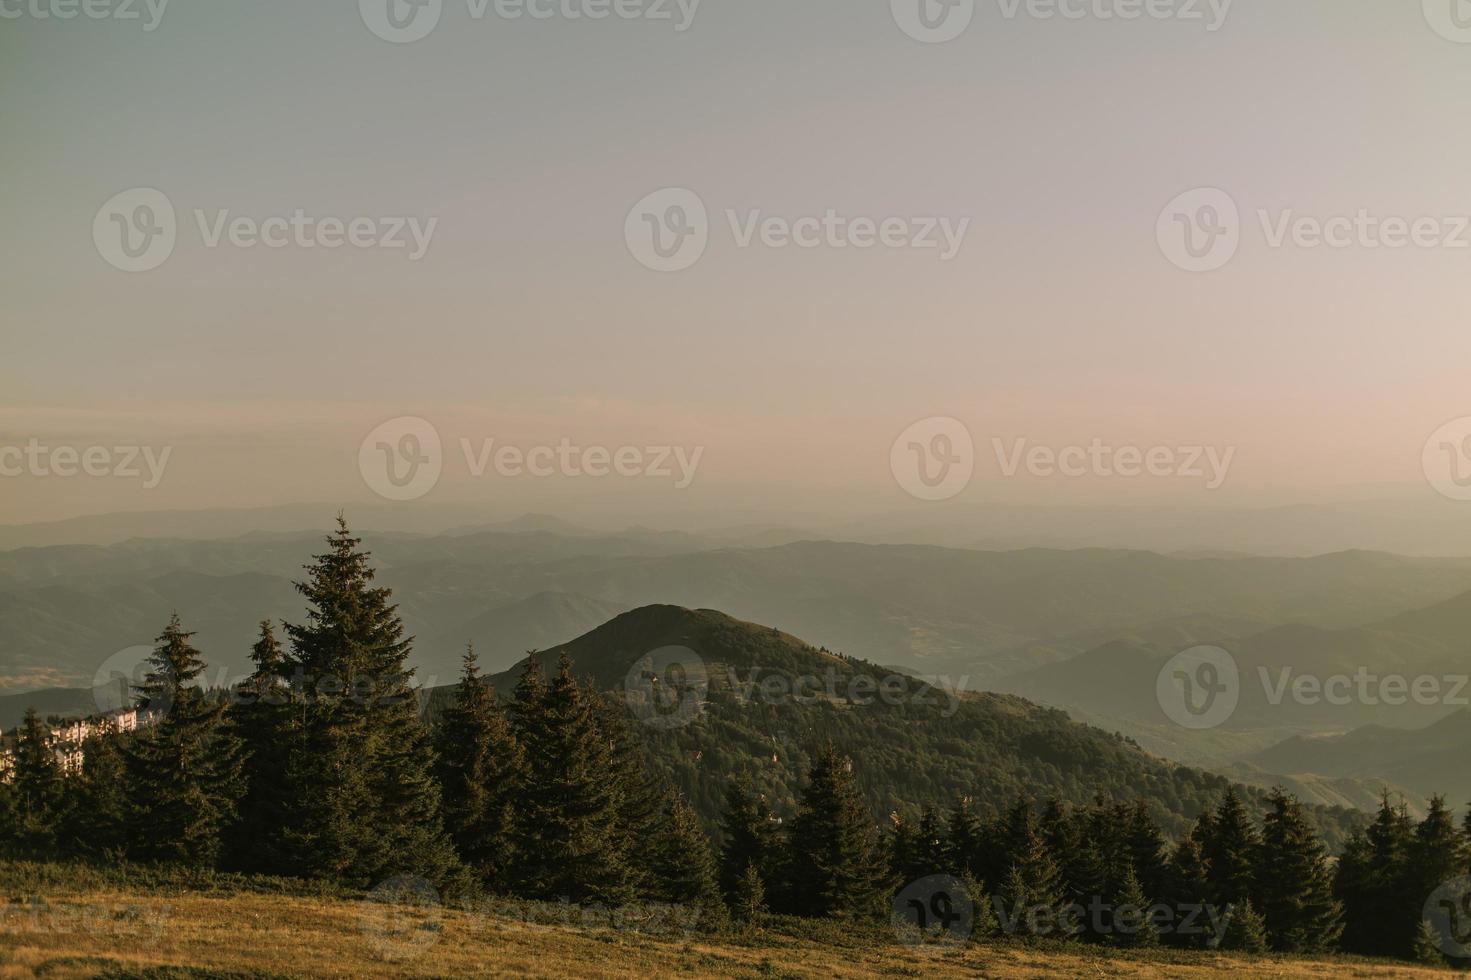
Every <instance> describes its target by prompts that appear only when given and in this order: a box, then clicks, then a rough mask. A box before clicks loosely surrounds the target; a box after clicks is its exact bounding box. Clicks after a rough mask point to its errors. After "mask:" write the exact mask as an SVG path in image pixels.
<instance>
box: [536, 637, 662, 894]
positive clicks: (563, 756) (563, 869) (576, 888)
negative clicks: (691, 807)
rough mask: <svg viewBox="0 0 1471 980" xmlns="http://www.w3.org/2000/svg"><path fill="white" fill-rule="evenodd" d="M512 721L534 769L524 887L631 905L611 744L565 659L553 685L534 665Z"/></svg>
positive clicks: (543, 891)
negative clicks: (547, 683) (627, 901)
mask: <svg viewBox="0 0 1471 980" xmlns="http://www.w3.org/2000/svg"><path fill="white" fill-rule="evenodd" d="M536 663H537V662H536V660H535V658H533V659H532V661H531V664H536ZM523 695H524V696H525V702H524V703H523V701H522V696H523ZM512 717H513V718H514V719H515V723H516V736H517V739H518V740H519V741H520V742H521V744H522V746H523V747H524V749H525V751H526V765H527V783H526V791H525V793H524V794H523V797H524V798H523V807H522V813H521V817H522V819H521V820H520V821H519V822H518V826H519V828H520V834H519V837H518V840H517V849H518V851H519V854H520V860H519V862H518V870H517V872H516V875H517V880H518V881H520V882H521V887H522V888H523V889H524V890H525V892H526V894H528V895H529V896H530V897H534V898H543V899H549V900H554V899H567V900H568V901H572V902H590V901H600V902H606V903H608V904H619V903H622V902H624V901H626V900H627V899H628V898H630V897H632V895H633V888H632V886H631V884H630V877H631V875H630V870H629V868H628V866H627V863H626V860H625V854H624V853H623V851H622V850H621V848H620V844H621V843H622V834H621V831H620V827H619V805H620V802H621V801H620V798H619V794H618V792H617V786H616V785H615V782H614V779H613V776H612V770H611V766H612V758H613V752H612V747H611V746H610V745H609V741H608V738H607V736H606V735H605V734H604V733H603V732H602V731H601V730H599V726H598V724H597V715H596V711H595V709H594V706H593V705H592V704H590V703H589V702H588V700H587V699H586V698H585V697H584V694H583V690H582V688H581V687H579V686H578V683H577V680H576V679H575V678H574V677H573V674H572V664H571V662H570V661H569V660H568V659H567V657H566V655H565V654H564V655H563V656H562V660H561V665H560V668H559V670H558V673H557V676H556V677H555V678H554V679H553V681H552V683H551V684H550V685H546V684H545V683H544V682H542V681H541V679H540V667H539V666H536V667H531V666H528V669H527V671H526V673H524V674H523V675H522V678H521V682H520V683H519V684H518V685H517V703H516V706H515V710H514V712H513V714H512Z"/></svg>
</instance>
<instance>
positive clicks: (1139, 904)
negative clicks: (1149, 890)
mask: <svg viewBox="0 0 1471 980" xmlns="http://www.w3.org/2000/svg"><path fill="white" fill-rule="evenodd" d="M1112 908H1113V929H1112V932H1111V937H1112V939H1113V942H1114V944H1115V945H1118V946H1123V947H1127V948H1133V949H1138V948H1143V947H1147V946H1157V945H1158V944H1159V932H1158V930H1157V929H1156V928H1155V925H1154V922H1153V921H1152V920H1151V919H1150V900H1149V897H1148V896H1147V895H1146V894H1145V892H1144V886H1143V885H1141V884H1140V883H1139V876H1138V875H1136V874H1135V873H1134V869H1132V868H1130V869H1129V870H1128V871H1127V872H1126V873H1125V874H1124V880H1123V882H1122V884H1120V886H1119V890H1118V892H1117V894H1115V895H1114V899H1113V906H1112Z"/></svg>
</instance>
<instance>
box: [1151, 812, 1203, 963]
mask: <svg viewBox="0 0 1471 980" xmlns="http://www.w3.org/2000/svg"><path fill="white" fill-rule="evenodd" d="M1162 899H1163V901H1164V902H1165V903H1166V905H1168V907H1169V909H1170V914H1171V915H1172V917H1173V922H1172V928H1171V930H1170V931H1169V932H1168V933H1166V941H1167V942H1168V943H1169V944H1170V945H1172V946H1186V947H1199V946H1203V945H1205V944H1206V943H1208V942H1209V941H1210V940H1211V936H1210V935H1209V934H1208V932H1207V931H1206V929H1205V925H1206V922H1207V921H1208V919H1209V917H1208V916H1207V915H1205V914H1204V913H1205V911H1206V908H1207V906H1208V905H1209V904H1210V881H1209V878H1208V875H1207V871H1206V863H1205V856H1204V854H1202V852H1201V846H1200V841H1198V840H1197V839H1196V838H1195V836H1194V835H1192V834H1187V835H1186V836H1184V837H1182V838H1181V839H1180V841H1179V843H1177V844H1176V845H1175V849H1174V850H1173V851H1171V852H1170V860H1169V863H1168V865H1167V866H1166V869H1165V886H1164V892H1163V895H1162Z"/></svg>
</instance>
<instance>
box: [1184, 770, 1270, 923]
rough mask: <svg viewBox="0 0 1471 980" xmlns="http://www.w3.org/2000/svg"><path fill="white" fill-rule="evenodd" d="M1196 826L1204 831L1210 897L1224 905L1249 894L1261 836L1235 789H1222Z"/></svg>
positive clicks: (1233, 903)
mask: <svg viewBox="0 0 1471 980" xmlns="http://www.w3.org/2000/svg"><path fill="white" fill-rule="evenodd" d="M1197 826H1198V828H1199V829H1201V830H1202V832H1203V833H1204V834H1205V839H1204V840H1203V841H1202V842H1201V843H1202V850H1203V852H1204V854H1205V860H1206V867H1207V877H1208V879H1209V881H1210V884H1211V900H1212V901H1213V902H1215V903H1216V905H1218V906H1221V907H1225V906H1228V905H1238V904H1240V903H1241V902H1244V901H1245V900H1246V899H1248V898H1250V897H1251V896H1252V893H1253V885H1254V881H1253V875H1254V873H1255V871H1256V866H1257V852H1258V849H1259V848H1260V846H1261V838H1260V837H1259V836H1258V835H1257V831H1256V827H1255V826H1254V825H1253V824H1252V821H1251V817H1250V816H1249V815H1248V814H1247V812H1246V807H1245V806H1244V805H1243V804H1242V802H1241V797H1239V796H1238V795H1236V790H1235V789H1228V790H1226V793H1225V795H1224V796H1223V797H1222V798H1221V802H1220V805H1219V806H1217V807H1216V812H1215V814H1214V815H1213V816H1212V817H1211V819H1210V820H1209V821H1204V822H1202V823H1201V824H1199V825H1197Z"/></svg>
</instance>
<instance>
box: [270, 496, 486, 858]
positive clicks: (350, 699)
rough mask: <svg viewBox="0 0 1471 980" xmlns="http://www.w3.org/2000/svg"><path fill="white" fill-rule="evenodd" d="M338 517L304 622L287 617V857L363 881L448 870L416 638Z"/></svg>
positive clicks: (303, 585)
mask: <svg viewBox="0 0 1471 980" xmlns="http://www.w3.org/2000/svg"><path fill="white" fill-rule="evenodd" d="M360 544H361V541H360V540H359V539H358V538H355V537H353V535H352V532H351V531H350V530H349V529H348V527H347V522H346V521H345V520H344V519H342V518H341V517H339V518H338V521H337V530H336V531H335V532H334V533H333V534H332V535H331V536H330V537H328V539H327V545H328V547H327V550H326V551H325V552H324V553H323V554H320V555H317V556H316V557H315V561H314V562H313V564H311V565H308V566H307V567H306V571H307V577H306V580H305V581H303V582H298V583H296V588H297V591H298V592H300V593H301V594H302V595H303V596H304V597H305V598H306V600H307V604H308V608H307V620H306V622H305V623H304V624H301V625H294V624H287V627H286V630H287V633H288V635H289V636H290V639H291V658H290V661H291V663H290V666H291V667H292V668H293V673H294V674H295V676H296V677H297V678H299V680H300V683H301V685H302V691H301V692H300V693H299V695H298V697H299V698H300V699H301V702H302V710H301V716H300V718H301V736H302V739H301V740H302V744H303V746H304V750H303V751H301V752H299V753H295V754H294V756H293V758H292V759H291V760H290V762H289V763H288V765H287V771H286V793H285V796H284V801H285V812H286V815H287V826H286V828H285V832H284V838H285V840H284V843H285V846H286V851H287V856H288V858H289V860H290V861H291V862H292V863H293V864H294V865H295V867H296V868H297V869H298V870H299V871H300V872H302V873H305V874H308V875H311V876H320V877H328V878H332V879H336V880H340V881H343V882H346V883H351V884H355V885H368V884H372V883H374V882H376V881H379V880H382V879H384V878H386V877H388V876H391V875H394V874H400V873H407V874H414V875H419V876H422V877H424V878H427V879H429V880H431V881H439V882H443V881H446V880H448V878H449V877H450V876H451V875H452V874H453V873H454V871H455V869H456V867H457V863H456V860H455V854H454V848H453V845H452V844H451V843H450V841H449V839H448V837H447V836H446V835H445V833H444V827H443V822H442V817H441V813H440V798H439V786H438V783H437V782H436V781H435V779H434V753H433V746H432V744H431V743H430V739H429V733H428V731H427V729H426V728H425V726H424V725H423V724H422V722H421V719H420V704H419V695H418V692H417V690H416V689H415V688H414V686H413V670H412V668H410V667H409V666H408V664H407V661H408V656H409V652H410V649H411V646H412V640H411V639H409V638H407V637H405V636H404V630H403V623H402V622H401V621H400V620H399V617H398V610H397V607H396V606H394V605H393V604H392V602H391V601H390V600H391V597H392V593H391V592H390V591H389V590H388V589H385V588H379V587H375V586H374V585H373V584H372V583H373V579H374V570H373V568H372V566H371V565H370V564H369V559H370V557H371V556H370V555H369V554H368V553H367V552H364V551H361V550H359V545H360Z"/></svg>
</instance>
